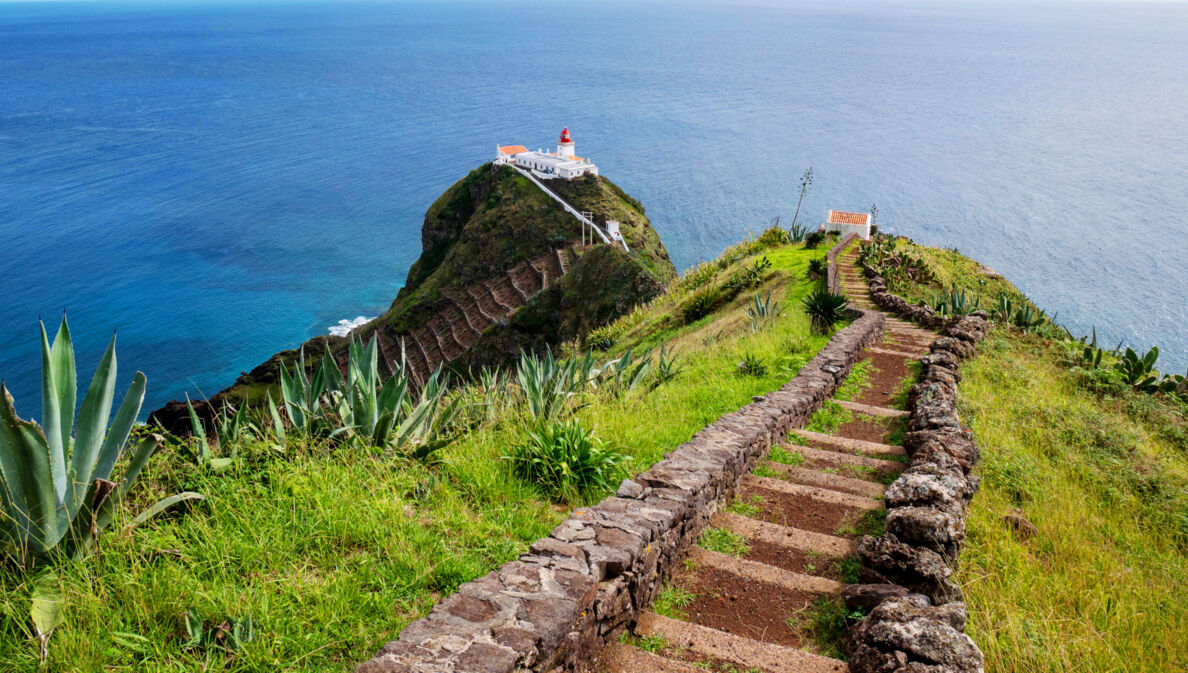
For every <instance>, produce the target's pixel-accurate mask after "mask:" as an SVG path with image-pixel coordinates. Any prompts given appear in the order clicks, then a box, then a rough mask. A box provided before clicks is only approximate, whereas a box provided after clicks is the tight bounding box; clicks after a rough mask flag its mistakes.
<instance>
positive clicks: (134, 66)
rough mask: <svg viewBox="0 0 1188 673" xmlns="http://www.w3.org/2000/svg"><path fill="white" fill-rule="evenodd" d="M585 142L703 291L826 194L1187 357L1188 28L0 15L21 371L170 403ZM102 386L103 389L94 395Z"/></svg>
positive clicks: (375, 14)
mask: <svg viewBox="0 0 1188 673" xmlns="http://www.w3.org/2000/svg"><path fill="white" fill-rule="evenodd" d="M563 125H564V126H568V127H569V128H570V129H571V131H572V132H573V134H574V139H575V141H576V142H577V145H578V151H579V153H580V154H582V155H583V156H589V157H591V158H593V159H594V160H595V161H597V162H598V163H599V165H600V167H601V169H602V171H603V173H604V174H605V175H607V176H608V177H610V178H611V179H613V180H615V181H616V182H618V183H619V184H620V185H622V186H623V187H624V188H625V189H626V190H627V191H628V192H630V193H631V194H632V195H634V196H636V197H638V198H639V199H640V200H641V201H642V202H643V203H644V204H645V205H646V207H647V210H648V214H649V216H650V217H651V219H652V221H653V223H654V225H655V227H656V229H657V230H658V231H659V232H660V234H661V236H662V237H663V239H664V242H665V243H666V245H667V246H668V249H669V251H670V252H671V254H672V257H673V260H674V261H675V262H676V264H677V266H678V268H685V267H688V266H690V265H692V264H694V263H696V262H697V261H699V260H703V259H708V258H712V257H714V256H715V255H716V254H717V253H718V252H719V251H721V249H722V248H724V247H725V246H727V245H730V244H731V243H733V242H735V241H737V240H738V239H739V238H740V237H741V236H743V235H744V234H745V233H746V232H748V231H757V230H760V229H762V228H763V227H764V226H765V224H766V223H767V221H768V220H769V219H770V218H771V217H773V216H776V215H781V216H783V217H784V219H785V221H788V220H789V219H790V218H791V215H792V212H793V210H794V209H795V207H796V197H797V189H796V187H797V180H798V178H799V176H800V173H801V172H802V171H803V170H804V169H805V168H807V167H809V166H812V167H813V170H814V173H815V175H816V181H815V183H814V184H813V186H812V189H811V191H810V192H809V194H808V196H807V198H806V199H805V204H804V209H803V211H802V219H807V220H808V221H809V222H812V223H816V222H818V221H820V220H821V219H822V218H823V216H824V215H825V211H826V209H828V208H839V209H847V208H849V209H859V208H864V207H866V206H869V205H870V204H871V203H877V204H878V208H879V213H880V218H879V219H880V223H881V225H882V226H883V227H884V228H893V229H895V230H896V231H897V232H899V233H903V234H907V235H910V236H912V237H913V238H915V239H917V240H919V241H921V242H924V243H929V244H934V245H941V246H950V247H956V248H958V249H960V250H961V251H962V252H963V253H966V254H969V255H971V256H973V257H975V258H977V259H979V260H981V261H982V262H984V263H986V264H988V265H990V266H992V267H994V268H995V269H997V270H998V271H1000V272H1002V273H1003V274H1005V275H1006V276H1007V277H1009V278H1010V279H1011V280H1013V281H1014V282H1015V283H1016V284H1017V285H1018V286H1019V287H1020V288H1022V289H1023V290H1024V291H1025V292H1027V293H1028V295H1029V296H1031V297H1032V298H1033V299H1034V300H1035V301H1037V302H1038V303H1039V304H1040V305H1042V306H1044V307H1046V308H1048V309H1049V311H1050V312H1059V316H1058V319H1059V320H1060V321H1061V322H1063V323H1065V324H1067V325H1068V326H1069V327H1071V328H1072V329H1073V330H1074V331H1076V332H1088V330H1089V329H1090V327H1091V326H1096V328H1097V332H1098V334H1099V335H1100V336H1101V337H1102V340H1103V341H1107V342H1110V343H1111V344H1112V343H1113V342H1116V341H1117V340H1125V342H1126V343H1128V344H1132V345H1134V346H1136V347H1142V348H1146V347H1147V346H1150V345H1152V344H1159V345H1160V346H1161V348H1162V356H1161V362H1160V364H1162V365H1164V368H1165V369H1167V370H1179V371H1182V370H1183V369H1184V368H1185V367H1186V366H1188V302H1186V301H1185V297H1184V294H1185V289H1186V288H1188V264H1186V263H1185V260H1186V259H1188V6H1185V5H1183V4H1178V5H1142V4H1133V3H1125V4H1103V3H1096V4H1075V3H1053V4H1046V5H1045V4H1039V5H1036V4H1030V3H1029V4H1004V3H993V4H977V3H945V4H922V3H901V4H899V3H894V2H882V3H869V4H852V3H827V4H806V3H795V2H769V3H766V4H764V3H751V4H737V3H735V4H722V3H719V4H711V3H684V2H682V3H664V4H644V3H636V2H616V1H605V2H564V3H559V2H544V1H532V2H484V3H479V2H433V3H426V2H390V3H368V4H344V3H339V2H333V3H332V2H326V3H323V4H295V3H293V4H286V3H270V4H234V3H219V4H206V5H203V4H194V5H178V4H173V3H155V4H154V3H145V4H140V5H121V4H113V3H106V2H98V3H35V4H11V3H0V282H2V283H3V293H2V299H0V307H2V310H0V376H2V377H3V378H5V379H6V380H7V384H8V386H9V388H10V389H11V390H12V391H13V393H14V395H15V396H16V398H17V408H18V411H20V412H21V413H22V414H23V415H26V416H28V415H31V414H33V415H36V413H37V412H38V409H39V397H38V394H39V393H38V383H37V377H38V371H39V367H40V361H39V354H38V346H37V338H36V336H37V319H38V317H39V316H42V317H44V318H45V319H46V320H47V321H48V322H49V323H50V326H51V328H52V325H53V323H54V322H56V320H57V317H58V315H59V314H60V313H61V311H63V310H66V311H68V314H69V317H70V320H71V324H72V327H73V330H74V335H75V341H76V344H77V345H78V346H79V350H80V356H79V357H80V364H81V366H82V367H81V368H82V369H83V371H84V375H85V376H89V372H90V371H91V369H92V367H93V366H94V363H95V361H96V360H97V358H98V356H99V354H100V352H101V351H102V348H103V347H104V345H105V344H106V341H107V339H108V338H109V336H110V334H111V333H112V331H113V330H118V334H119V342H118V352H119V356H120V362H121V363H122V368H121V374H120V377H121V379H122V381H121V389H122V388H123V387H124V386H125V385H126V382H127V380H129V379H130V377H131V374H132V371H133V369H141V370H143V371H145V372H146V373H147V374H148V377H149V382H150V383H149V391H150V392H149V396H148V400H147V401H146V409H151V408H154V407H155V406H157V405H159V404H160V403H162V402H164V401H166V400H168V399H173V398H179V397H180V396H181V395H182V393H183V392H187V391H188V392H189V393H190V394H191V395H196V394H198V395H200V394H202V393H205V394H208V395H209V394H213V393H214V392H215V391H217V390H218V389H220V388H222V387H224V386H225V385H227V384H229V383H231V381H232V380H233V379H234V378H235V377H236V376H237V375H238V374H239V373H240V371H241V370H245V369H250V368H251V367H252V366H254V365H255V364H257V363H259V362H260V361H262V360H264V359H265V358H267V357H268V356H269V355H271V354H272V353H273V352H275V351H277V350H279V349H282V348H286V347H292V346H295V345H296V344H298V343H300V342H301V341H302V340H304V339H306V338H309V337H311V336H313V335H316V334H324V333H326V332H327V330H328V328H329V327H330V326H332V325H334V324H335V323H337V321H339V320H340V319H349V318H353V317H355V316H357V315H360V314H363V315H376V314H378V313H380V312H382V311H383V310H384V309H385V308H386V307H387V305H388V304H389V302H390V301H391V299H392V298H393V297H394V296H395V294H396V291H397V290H398V289H399V287H400V285H401V283H402V281H403V279H404V276H405V273H406V272H407V270H408V267H409V265H410V264H411V263H412V262H413V261H414V260H415V258H416V256H417V254H418V253H419V251H420V236H419V232H420V225H421V221H422V217H423V214H424V211H425V209H426V208H427V207H428V206H429V204H430V203H432V201H433V200H434V199H435V198H436V197H437V196H438V195H439V194H440V193H441V192H442V191H443V190H444V189H445V188H446V187H448V186H449V185H450V184H451V183H453V182H454V181H455V180H457V179H459V178H460V177H462V176H463V175H464V174H465V173H466V172H467V171H469V170H470V169H472V168H474V167H475V166H477V165H479V164H480V163H482V162H484V161H486V160H488V159H490V157H491V156H492V154H493V152H494V147H495V145H496V143H522V144H525V145H529V146H532V147H537V146H547V145H548V144H550V143H552V142H554V139H555V136H556V135H557V132H558V131H559V130H560V128H561V127H562V126H563ZM84 385H85V383H84Z"/></svg>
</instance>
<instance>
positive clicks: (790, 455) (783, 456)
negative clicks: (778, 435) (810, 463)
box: [767, 446, 804, 467]
mask: <svg viewBox="0 0 1188 673" xmlns="http://www.w3.org/2000/svg"><path fill="white" fill-rule="evenodd" d="M767 459H768V460H770V461H771V462H773V463H780V464H782V465H791V466H792V467H796V466H798V465H803V464H804V454H802V453H800V452H798V451H789V450H787V449H785V448H784V447H782V446H773V447H771V452H770V453H768V454H767Z"/></svg>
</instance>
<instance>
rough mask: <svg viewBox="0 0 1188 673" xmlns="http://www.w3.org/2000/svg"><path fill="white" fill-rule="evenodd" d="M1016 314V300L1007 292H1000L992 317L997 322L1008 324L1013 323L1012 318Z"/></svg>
mask: <svg viewBox="0 0 1188 673" xmlns="http://www.w3.org/2000/svg"><path fill="white" fill-rule="evenodd" d="M1014 313H1015V300H1014V298H1012V297H1011V296H1010V295H1009V294H1007V293H1006V292H999V293H998V297H997V298H996V299H995V302H994V311H993V312H992V313H991V317H993V318H994V320H995V321H997V322H1000V323H1003V324H1004V325H1005V324H1008V323H1010V322H1011V316H1012V315H1014Z"/></svg>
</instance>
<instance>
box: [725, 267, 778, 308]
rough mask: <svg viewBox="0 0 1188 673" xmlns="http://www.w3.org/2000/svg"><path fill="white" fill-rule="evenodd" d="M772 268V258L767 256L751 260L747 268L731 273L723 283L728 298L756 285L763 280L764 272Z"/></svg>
mask: <svg viewBox="0 0 1188 673" xmlns="http://www.w3.org/2000/svg"><path fill="white" fill-rule="evenodd" d="M770 268H771V260H769V259H768V258H767V257H764V258H763V259H759V260H755V261H754V262H751V264H750V265H749V266H747V267H746V268H743V269H740V270H739V271H737V272H736V273H733V274H731V276H730V277H729V278H727V279H726V282H725V283H723V284H722V289H723V291H724V292H725V294H726V296H727V298H728V299H733V298H734V297H736V296H738V293H739V292H742V291H743V290H745V289H747V288H751V287H755V286H756V285H758V284H759V283H760V282H762V281H763V272H764V271H767V270H768V269H770Z"/></svg>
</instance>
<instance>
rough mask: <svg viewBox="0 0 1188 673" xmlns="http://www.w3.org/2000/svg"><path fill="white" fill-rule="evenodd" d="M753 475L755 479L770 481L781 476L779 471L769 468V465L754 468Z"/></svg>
mask: <svg viewBox="0 0 1188 673" xmlns="http://www.w3.org/2000/svg"><path fill="white" fill-rule="evenodd" d="M754 475H755V476H756V477H768V478H770V479H779V478H780V477H782V476H783V474H782V473H781V472H780V471H779V470H777V469H775V468H773V467H771V466H770V465H758V466H756V467H755V469H754Z"/></svg>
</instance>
